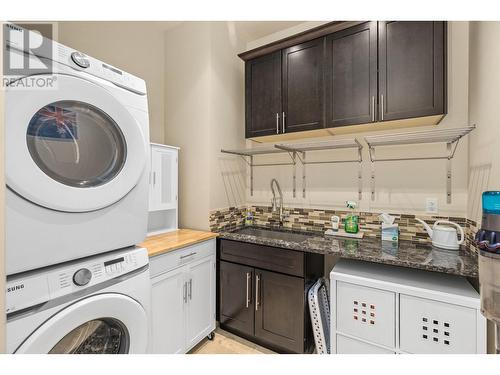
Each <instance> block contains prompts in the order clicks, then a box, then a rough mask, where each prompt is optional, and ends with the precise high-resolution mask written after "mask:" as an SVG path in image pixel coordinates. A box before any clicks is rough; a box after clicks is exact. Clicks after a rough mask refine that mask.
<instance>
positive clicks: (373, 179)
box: [369, 147, 375, 201]
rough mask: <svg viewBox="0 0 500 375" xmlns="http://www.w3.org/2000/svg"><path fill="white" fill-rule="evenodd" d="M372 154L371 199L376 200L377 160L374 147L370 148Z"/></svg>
mask: <svg viewBox="0 0 500 375" xmlns="http://www.w3.org/2000/svg"><path fill="white" fill-rule="evenodd" d="M369 153H370V164H371V172H370V173H371V175H370V189H371V199H372V201H374V200H375V163H374V162H373V160H374V158H375V149H374V148H373V147H370V148H369Z"/></svg>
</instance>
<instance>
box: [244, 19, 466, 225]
mask: <svg viewBox="0 0 500 375" xmlns="http://www.w3.org/2000/svg"><path fill="white" fill-rule="evenodd" d="M468 27H469V25H468V22H449V27H448V114H447V115H446V117H445V118H444V119H443V121H442V122H441V123H440V124H439V125H438V128H440V129H442V128H446V127H462V126H466V125H467V124H468ZM295 29H296V28H292V29H291V33H292V32H296V30H295ZM284 36H286V33H284V32H280V33H278V34H277V35H276V37H275V38H273V37H272V36H270V37H266V38H261V40H262V39H264V40H265V41H266V42H267V43H269V42H271V41H273V40H275V39H280V38H283V37H284ZM261 40H260V41H259V43H251V42H249V43H248V44H247V47H248V46H251V47H254V46H255V45H258V44H260V43H261ZM241 126H243V125H241ZM429 128H431V127H429ZM419 129H420V128H419ZM423 129H425V128H423ZM414 130H418V129H415V128H414V129H412V131H414ZM402 131H404V129H402ZM380 133H381V132H378V133H377V134H380ZM366 134H368V133H356V134H354V136H356V137H357V138H359V139H362V137H363V136H364V135H366ZM352 136H353V135H350V136H349V135H346V136H338V137H339V138H340V137H352ZM248 144H249V145H250V144H252V142H250V141H248ZM435 146H436V145H434V146H423V147H418V148H417V147H416V148H414V149H409V148H408V147H404V148H402V149H401V150H397V151H396V150H394V151H391V152H389V153H388V154H387V155H392V156H394V155H395V154H398V155H405V154H408V155H410V156H412V155H413V156H416V155H419V154H421V153H438V154H439V153H443V152H445V149H444V146H443V147H435ZM467 150H468V148H467V140H466V139H465V140H463V141H461V142H460V145H459V147H458V150H457V153H456V156H455V158H454V159H453V161H452V176H453V178H452V203H451V204H446V178H445V172H446V162H445V161H444V160H443V161H406V162H388V163H378V164H376V166H375V170H376V200H375V201H374V202H372V201H371V200H370V178H369V176H370V162H369V157H368V150H367V148H366V147H365V149H364V150H363V160H364V162H363V199H362V200H361V201H359V207H360V209H361V210H366V211H389V212H390V211H393V212H407V213H416V214H420V213H423V212H424V211H425V199H426V198H427V197H436V198H438V200H439V213H440V214H443V215H450V216H451V215H453V216H454V215H456V216H465V214H466V209H467V173H468V171H467V164H468V156H467ZM400 151H401V152H400ZM328 155H330V156H332V157H336V158H342V157H344V158H348V157H349V156H350V155H352V156H355V155H354V154H353V153H352V152H350V153H349V154H347V152H346V151H343V152H329V153H328V154H326V153H325V154H323V155H321V154H320V153H317V154H316V155H313V154H311V153H309V154H308V158H309V160H313V158H314V159H315V160H327V159H328V158H329V156H328ZM339 155H340V156H339ZM380 155H382V154H380ZM380 155H379V156H380ZM260 160H262V161H272V160H274V161H286V160H287V156H286V155H284V156H265V157H261V159H260ZM299 165H300V164H299ZM301 168H302V167H301V166H299V167H298V168H297V176H298V178H297V188H298V189H299V190H298V192H297V198H295V199H294V198H293V197H292V191H291V190H292V172H291V167H263V168H255V173H254V196H253V197H251V196H250V194H249V190H247V199H248V201H249V202H250V203H254V204H266V205H267V204H269V202H270V199H271V193H270V189H269V182H270V180H271V178H273V177H276V178H277V179H278V181H279V182H280V183H281V185H282V188H283V190H284V195H285V204H286V205H287V206H294V207H325V208H333V209H335V208H343V207H344V201H345V200H347V199H353V200H357V199H358V195H357V164H334V165H331V164H330V165H317V166H315V165H311V166H308V167H307V170H306V175H307V196H306V198H305V199H303V198H302V196H301V194H300V188H301V186H302V185H301V173H302V172H301ZM247 183H248V181H247Z"/></svg>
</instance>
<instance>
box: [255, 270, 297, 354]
mask: <svg viewBox="0 0 500 375" xmlns="http://www.w3.org/2000/svg"><path fill="white" fill-rule="evenodd" d="M255 288H256V296H255V337H258V338H259V339H262V340H264V341H267V342H269V343H270V344H272V345H276V346H279V347H281V348H283V349H285V350H288V351H291V352H294V353H302V352H303V351H304V309H305V297H304V280H303V279H302V278H299V277H294V276H287V275H282V274H279V273H275V272H268V271H263V270H259V269H256V270H255Z"/></svg>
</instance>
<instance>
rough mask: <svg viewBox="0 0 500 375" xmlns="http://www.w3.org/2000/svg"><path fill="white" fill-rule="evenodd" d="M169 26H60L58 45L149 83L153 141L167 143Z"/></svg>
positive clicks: (94, 24)
mask: <svg viewBox="0 0 500 375" xmlns="http://www.w3.org/2000/svg"><path fill="white" fill-rule="evenodd" d="M162 24H165V25H166V24H168V22H163V23H159V22H73V21H72V22H59V23H58V27H59V30H58V34H59V38H58V39H59V42H61V43H63V44H66V45H68V46H70V47H72V48H75V49H78V50H80V51H82V52H84V53H86V54H88V55H89V56H92V57H95V58H97V59H99V60H103V61H105V62H107V63H109V64H111V65H114V66H116V67H117V68H120V69H123V70H125V71H127V72H129V73H131V74H134V75H136V76H138V77H140V78H142V79H144V80H145V81H146V85H147V89H148V104H149V121H150V137H151V141H152V142H158V143H163V142H164V112H165V106H164V104H165V90H164V84H165V76H164V72H165V70H164V52H165V51H164V47H165V43H164V41H163V37H164V35H163V34H164V25H162Z"/></svg>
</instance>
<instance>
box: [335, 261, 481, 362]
mask: <svg viewBox="0 0 500 375" xmlns="http://www.w3.org/2000/svg"><path fill="white" fill-rule="evenodd" d="M330 287H331V289H330V290H331V298H330V314H331V324H332V325H331V327H332V329H331V336H330V345H331V348H330V349H331V353H358V354H363V353H368V352H369V353H376V352H377V350H382V351H384V350H386V352H394V353H443V354H445V353H446V354H447V353H449V354H474V353H476V354H484V353H486V319H485V318H484V317H483V316H482V315H481V312H480V298H479V294H478V293H477V291H476V290H475V289H474V288H473V287H472V285H471V284H470V283H469V282H468V281H467V279H466V278H465V277H460V276H454V275H447V274H440V273H437V272H428V271H423V270H415V269H408V268H403V267H395V266H389V265H383V264H375V263H368V262H362V261H354V260H348V259H341V260H340V261H338V262H337V264H336V265H335V267H334V268H333V270H332V271H331V273H330ZM363 304H364V305H363ZM363 311H364V313H363ZM372 312H373V313H374V316H371V313H372ZM365 316H366V318H364V317H365ZM363 318H364V319H365V321H363ZM370 318H375V319H374V320H373V323H372V322H371V321H370ZM360 319H361V320H360ZM372 346H373V348H372Z"/></svg>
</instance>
